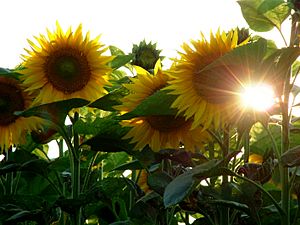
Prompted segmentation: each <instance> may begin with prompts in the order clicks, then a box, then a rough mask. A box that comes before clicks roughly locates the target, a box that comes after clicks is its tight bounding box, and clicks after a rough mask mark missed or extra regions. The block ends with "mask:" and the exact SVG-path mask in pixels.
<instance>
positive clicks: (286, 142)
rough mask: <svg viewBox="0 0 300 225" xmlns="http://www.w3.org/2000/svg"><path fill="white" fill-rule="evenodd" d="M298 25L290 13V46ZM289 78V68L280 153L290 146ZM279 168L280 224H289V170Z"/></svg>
mask: <svg viewBox="0 0 300 225" xmlns="http://www.w3.org/2000/svg"><path fill="white" fill-rule="evenodd" d="M298 27H299V16H298V14H297V13H294V14H293V15H292V24H291V35H290V46H291V47H293V46H294V45H297V46H298V44H299V43H296V42H298V41H297V40H298V39H297V36H298V33H299V31H298ZM290 80H291V69H289V70H288V71H287V73H286V74H285V82H284V88H283V101H281V111H282V127H281V155H282V154H284V153H285V152H287V151H288V150H289V147H290V130H289V124H290V117H289V96H290V90H291V85H290ZM279 170H280V182H281V185H282V191H281V202H282V209H283V211H284V212H285V214H284V215H283V216H282V217H281V225H286V224H290V184H289V171H288V168H286V167H284V166H283V164H282V163H279Z"/></svg>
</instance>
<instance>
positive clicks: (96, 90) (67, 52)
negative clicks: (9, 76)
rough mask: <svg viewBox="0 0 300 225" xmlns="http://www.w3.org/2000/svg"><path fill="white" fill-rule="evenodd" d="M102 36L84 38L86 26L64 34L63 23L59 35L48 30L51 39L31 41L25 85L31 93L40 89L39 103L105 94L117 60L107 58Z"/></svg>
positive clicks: (93, 97)
mask: <svg viewBox="0 0 300 225" xmlns="http://www.w3.org/2000/svg"><path fill="white" fill-rule="evenodd" d="M99 38H100V36H98V37H97V38H95V39H94V40H90V35H89V33H87V34H86V36H85V37H83V34H82V25H81V24H80V25H79V26H78V28H77V29H76V31H75V32H72V30H71V27H70V28H69V29H68V31H67V32H64V31H63V30H62V28H61V27H60V25H59V23H57V24H56V31H55V32H54V33H51V32H50V31H49V30H47V36H44V35H42V34H41V35H40V37H35V39H36V40H37V42H38V45H36V44H35V43H34V42H32V41H30V40H28V42H29V44H30V45H31V49H32V50H26V49H25V50H26V51H27V52H28V54H29V55H27V56H23V58H24V62H23V65H24V67H25V69H24V70H23V71H22V73H23V74H24V84H25V85H27V86H28V88H27V90H28V91H31V92H34V91H36V90H37V89H39V94H38V96H37V98H36V101H35V102H39V103H49V102H53V101H59V100H65V99H70V98H84V99H87V100H91V101H92V100H96V99H97V98H99V97H100V96H101V95H102V94H103V93H105V92H106V91H105V89H104V86H105V85H107V84H109V82H108V75H109V73H110V72H111V68H110V67H109V66H108V65H107V63H108V62H110V61H111V60H112V59H113V57H112V56H103V55H102V54H103V53H104V52H105V51H106V50H107V48H103V47H104V45H103V44H101V43H100V42H99Z"/></svg>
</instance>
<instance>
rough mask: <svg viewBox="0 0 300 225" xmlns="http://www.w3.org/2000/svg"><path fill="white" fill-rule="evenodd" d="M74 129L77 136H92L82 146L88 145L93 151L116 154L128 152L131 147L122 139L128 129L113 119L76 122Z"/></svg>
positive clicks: (105, 118)
mask: <svg viewBox="0 0 300 225" xmlns="http://www.w3.org/2000/svg"><path fill="white" fill-rule="evenodd" d="M74 129H75V130H76V131H77V132H78V133H79V134H93V135H94V136H93V137H92V138H90V139H88V140H87V141H85V142H84V143H83V144H82V145H89V146H90V147H91V149H92V150H93V151H104V152H118V151H130V150H131V149H132V148H133V145H131V144H129V141H128V140H123V139H122V137H123V136H124V135H125V134H126V133H127V132H128V130H129V129H130V128H128V127H122V126H121V125H120V124H119V120H116V119H114V118H113V117H104V118H97V119H95V120H94V121H92V122H83V121H81V120H79V121H77V122H76V124H75V125H74Z"/></svg>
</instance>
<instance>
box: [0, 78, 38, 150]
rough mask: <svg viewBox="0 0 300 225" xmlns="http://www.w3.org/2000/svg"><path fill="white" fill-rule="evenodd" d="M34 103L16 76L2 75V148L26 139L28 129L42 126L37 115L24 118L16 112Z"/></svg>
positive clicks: (0, 129)
mask: <svg viewBox="0 0 300 225" xmlns="http://www.w3.org/2000/svg"><path fill="white" fill-rule="evenodd" d="M31 103H32V97H31V96H30V95H29V94H28V93H27V92H25V91H24V87H23V86H22V84H21V82H20V81H19V80H17V79H15V78H11V77H6V76H2V77H1V76H0V148H1V150H2V151H3V150H5V149H6V150H7V149H8V148H9V147H10V146H11V145H12V144H20V143H22V142H23V141H24V138H25V133H26V131H31V130H33V129H38V128H40V127H41V125H42V124H43V123H42V120H41V119H39V118H37V117H28V118H23V117H19V116H16V115H15V114H14V112H16V111H23V110H25V109H26V108H28V107H29V106H30V105H31Z"/></svg>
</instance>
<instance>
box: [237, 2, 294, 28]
mask: <svg viewBox="0 0 300 225" xmlns="http://www.w3.org/2000/svg"><path fill="white" fill-rule="evenodd" d="M238 3H239V5H240V7H241V10H242V13H243V16H244V18H245V20H246V21H247V23H248V25H249V26H250V28H251V29H252V30H254V31H258V32H266V31H270V30H272V29H273V28H274V27H277V28H278V29H280V27H281V24H282V22H283V21H284V20H285V19H286V18H287V17H288V16H289V14H290V7H289V5H288V4H287V3H286V2H284V1H283V0H240V1H238Z"/></svg>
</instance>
